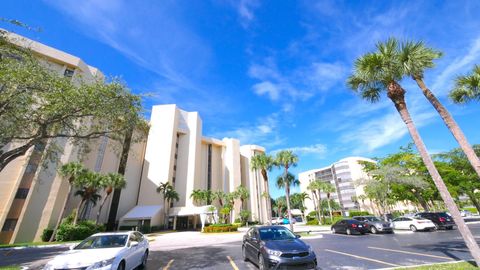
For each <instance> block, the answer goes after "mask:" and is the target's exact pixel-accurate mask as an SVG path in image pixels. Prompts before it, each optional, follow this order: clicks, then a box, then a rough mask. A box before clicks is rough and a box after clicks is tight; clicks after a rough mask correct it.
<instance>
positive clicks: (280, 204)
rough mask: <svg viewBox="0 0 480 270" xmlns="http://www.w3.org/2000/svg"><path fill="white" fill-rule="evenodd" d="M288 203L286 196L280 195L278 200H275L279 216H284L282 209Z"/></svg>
mask: <svg viewBox="0 0 480 270" xmlns="http://www.w3.org/2000/svg"><path fill="white" fill-rule="evenodd" d="M286 204H287V201H286V200H285V197H283V196H282V197H278V198H277V199H276V200H275V206H276V208H277V216H278V217H281V216H282V210H283V208H284V207H285V205H286Z"/></svg>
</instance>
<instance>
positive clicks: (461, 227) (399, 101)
mask: <svg viewBox="0 0 480 270" xmlns="http://www.w3.org/2000/svg"><path fill="white" fill-rule="evenodd" d="M387 95H388V97H389V98H390V99H391V100H392V102H393V103H394V105H395V108H396V109H397V111H398V112H399V114H400V116H401V118H402V120H403V121H404V122H405V124H406V125H407V128H408V131H409V133H410V136H411V137H412V139H413V142H414V143H415V146H416V147H417V150H418V152H419V154H420V156H421V158H422V160H423V163H424V164H425V166H426V167H427V170H428V172H429V174H430V175H431V177H432V179H433V182H434V183H435V186H436V187H437V189H438V191H439V193H440V196H441V197H442V199H443V201H444V202H445V206H446V207H447V209H448V211H449V212H450V214H451V215H452V217H453V220H454V221H455V223H456V225H457V227H458V231H459V232H460V234H461V235H462V237H463V240H464V241H465V244H466V245H467V247H468V249H469V251H470V253H471V255H472V257H473V258H474V260H475V262H476V263H477V265H480V248H479V247H478V244H477V242H476V241H475V238H474V237H473V235H472V232H471V231H470V229H469V228H468V227H467V225H466V224H465V221H464V220H463V218H462V216H461V215H460V211H459V210H458V208H457V206H456V204H455V202H454V201H453V198H452V196H451V195H450V192H449V191H448V189H447V186H446V185H445V183H444V182H443V180H442V177H441V176H440V174H439V173H438V170H437V168H436V167H435V164H434V163H433V160H432V158H431V157H430V155H429V154H428V151H427V148H426V147H425V144H424V143H423V140H422V139H421V137H420V134H419V133H418V130H417V128H416V127H415V125H414V123H413V122H412V119H411V117H410V113H409V112H408V109H407V105H406V103H405V90H404V89H403V88H402V87H401V86H400V85H399V84H398V83H396V82H393V83H390V84H389V85H388V93H387Z"/></svg>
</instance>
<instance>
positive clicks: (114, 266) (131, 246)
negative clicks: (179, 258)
mask: <svg viewBox="0 0 480 270" xmlns="http://www.w3.org/2000/svg"><path fill="white" fill-rule="evenodd" d="M148 248H149V245H148V240H147V239H146V237H144V236H143V235H142V234H141V233H139V232H133V231H130V232H112V233H97V234H94V235H92V236H90V237H88V238H87V239H85V240H83V241H82V242H80V244H78V245H76V246H73V247H72V248H70V250H69V251H66V252H64V253H63V254H60V255H58V256H56V257H55V258H54V259H53V260H51V261H49V262H48V263H47V265H45V268H44V270H55V269H85V270H93V269H98V270H107V269H108V270H131V269H134V268H136V267H138V266H145V265H146V264H147V258H148Z"/></svg>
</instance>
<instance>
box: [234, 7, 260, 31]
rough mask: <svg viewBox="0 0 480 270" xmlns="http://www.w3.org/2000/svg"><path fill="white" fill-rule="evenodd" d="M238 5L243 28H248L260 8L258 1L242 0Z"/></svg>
mask: <svg viewBox="0 0 480 270" xmlns="http://www.w3.org/2000/svg"><path fill="white" fill-rule="evenodd" d="M235 3H237V6H236V8H237V12H238V14H239V15H240V19H241V24H242V26H243V27H245V28H246V27H248V25H249V24H250V22H251V21H252V20H253V19H254V18H255V14H254V11H253V10H254V9H255V8H257V7H258V6H259V4H260V3H259V1H258V0H240V1H235Z"/></svg>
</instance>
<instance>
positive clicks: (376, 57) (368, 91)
mask: <svg viewBox="0 0 480 270" xmlns="http://www.w3.org/2000/svg"><path fill="white" fill-rule="evenodd" d="M377 50H378V51H377V52H372V53H367V54H365V55H364V56H362V57H360V58H358V59H357V60H356V62H355V70H354V74H353V75H351V76H350V77H349V79H348V84H349V86H350V87H351V88H352V89H353V90H355V91H357V92H360V94H361V96H362V98H364V99H366V100H368V101H370V102H376V101H378V100H379V99H380V97H381V93H382V91H386V92H387V96H388V98H389V99H390V100H391V101H392V102H393V104H394V105H395V108H396V109H397V111H398V113H399V114H400V117H401V118H402V120H403V121H404V122H405V124H406V126H407V128H408V131H409V133H410V135H411V137H412V139H413V142H414V144H415V146H416V147H417V149H418V152H419V153H420V156H421V157H422V160H423V162H424V163H425V166H426V167H427V170H428V172H429V173H430V175H431V176H432V179H433V181H434V183H435V186H436V187H437V188H438V191H439V193H440V195H441V197H442V199H443V201H444V202H445V205H446V207H447V209H448V211H449V212H450V213H451V214H452V216H453V219H454V221H455V223H456V224H457V226H458V230H459V231H460V233H461V234H462V237H463V239H464V241H465V243H466V245H467V247H468V248H469V250H470V253H471V254H472V256H473V258H474V259H475V262H476V263H477V264H478V265H480V248H479V247H478V244H477V243H476V242H475V238H474V237H473V235H472V233H471V231H470V229H469V228H468V227H467V225H466V224H465V222H464V220H463V218H462V217H461V215H460V211H459V210H458V208H457V206H456V204H455V201H454V200H453V198H452V196H451V195H450V193H449V191H448V189H447V186H446V185H445V183H444V182H443V180H442V177H441V176H440V174H439V173H438V170H437V168H436V167H435V165H434V163H433V160H432V158H431V157H430V155H429V154H428V151H427V148H426V147H425V144H424V143H423V140H422V139H421V137H420V134H419V133H418V130H417V128H416V127H415V125H414V123H413V121H412V119H411V117H410V113H409V111H408V108H407V104H406V102H405V92H406V91H405V89H403V88H402V86H401V85H400V84H399V81H400V80H401V79H402V77H403V75H404V67H403V64H404V63H403V62H402V61H401V60H400V57H399V54H398V43H397V41H396V40H395V39H389V40H388V41H386V42H385V43H379V44H378V45H377Z"/></svg>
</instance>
